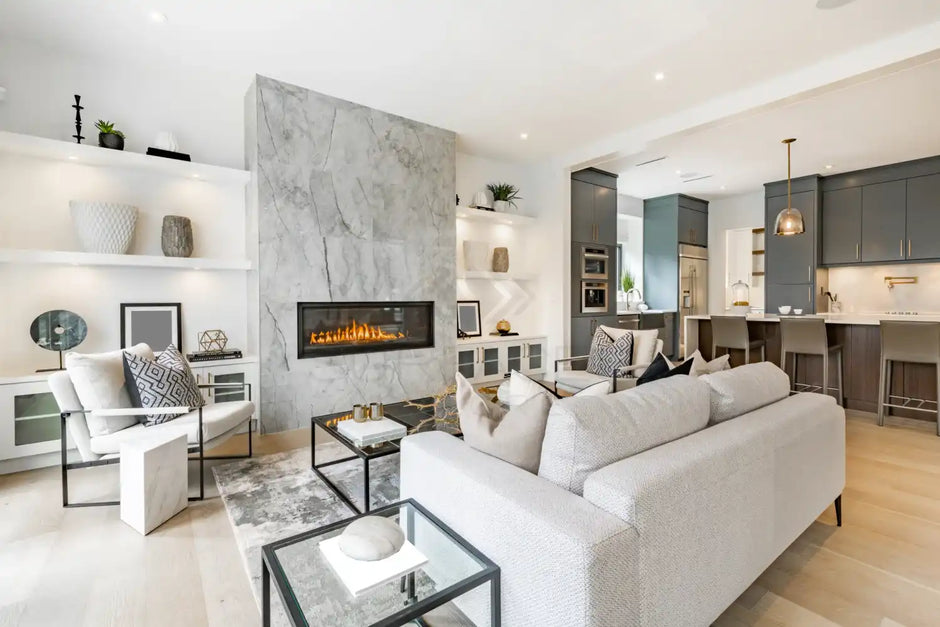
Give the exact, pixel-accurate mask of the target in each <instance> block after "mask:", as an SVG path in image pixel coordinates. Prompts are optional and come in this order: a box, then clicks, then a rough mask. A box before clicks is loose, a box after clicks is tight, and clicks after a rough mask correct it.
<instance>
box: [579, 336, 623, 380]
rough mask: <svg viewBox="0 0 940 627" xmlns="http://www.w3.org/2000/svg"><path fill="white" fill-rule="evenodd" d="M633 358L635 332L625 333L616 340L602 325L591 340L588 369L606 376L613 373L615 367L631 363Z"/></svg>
mask: <svg viewBox="0 0 940 627" xmlns="http://www.w3.org/2000/svg"><path fill="white" fill-rule="evenodd" d="M631 359H633V334H632V333H630V332H627V333H624V334H623V335H621V336H620V337H619V338H617V339H616V340H614V339H613V338H612V337H610V336H609V335H607V333H606V332H604V330H603V329H602V328H600V327H597V331H595V332H594V339H593V340H591V353H590V355H589V356H588V365H587V371H588V372H590V373H591V374H599V375H601V376H604V377H609V376H611V375H613V373H614V369H616V368H623V367H624V366H629V365H630V360H631Z"/></svg>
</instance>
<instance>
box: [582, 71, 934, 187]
mask: <svg viewBox="0 0 940 627" xmlns="http://www.w3.org/2000/svg"><path fill="white" fill-rule="evenodd" d="M937 103H940V60H935V61H932V62H926V63H923V64H921V65H917V66H915V67H910V68H905V69H902V70H899V71H895V72H892V73H888V74H885V75H881V76H878V77H875V78H873V79H871V80H867V81H864V82H860V83H855V84H852V85H849V86H847V87H843V88H839V89H832V90H828V91H825V92H823V93H821V94H817V95H815V96H811V97H806V98H803V99H800V100H797V101H795V102H792V101H791V102H787V103H781V104H778V105H776V106H774V107H771V108H768V109H765V110H762V111H759V112H753V113H750V114H748V115H744V116H738V117H736V118H734V119H730V120H727V121H725V122H723V123H717V124H713V125H710V126H709V127H707V128H705V129H702V130H699V131H694V132H691V133H686V134H680V135H674V136H671V137H666V138H663V139H661V140H658V141H655V142H652V143H651V144H649V145H648V147H647V150H645V151H643V152H642V153H639V154H636V155H631V156H630V157H627V158H624V159H620V160H617V161H614V162H610V163H605V164H601V165H600V166H599V167H601V168H604V169H608V170H611V171H614V172H617V173H618V174H620V178H619V179H618V188H619V191H620V192H621V193H624V194H628V195H630V196H636V197H638V198H652V197H655V196H661V195H666V194H672V193H676V192H681V193H686V194H690V195H693V196H700V197H703V198H706V199H715V198H719V197H721V196H727V195H734V194H740V193H745V192H749V191H755V190H759V189H762V185H763V184H764V183H767V182H770V181H776V180H780V179H783V178H786V173H787V170H786V166H787V161H786V159H787V154H786V148H785V146H784V145H783V144H781V143H780V140H782V139H784V138H786V137H796V138H797V141H796V143H794V144H793V146H792V152H793V176H794V177H797V176H803V175H807V174H815V173H820V174H823V175H829V174H836V173H838V172H848V171H852V170H858V169H861V168H867V167H874V166H878V165H885V164H888V163H896V162H899V161H907V160H909V159H919V158H921V157H929V156H933V155H937V154H940V114H938V110H937ZM664 155H667V158H666V159H665V160H663V161H658V162H656V163H652V164H649V165H643V166H637V165H635V164H638V163H643V162H644V161H647V160H649V159H655V158H658V157H661V156H664ZM827 165H831V166H832V169H827V168H826V166H827ZM677 170H679V171H680V172H681V174H676V171H677ZM709 174H711V175H713V176H712V177H711V178H709V179H704V180H701V181H694V182H683V181H684V180H686V179H690V178H695V177H696V176H704V175H709ZM722 187H724V189H722Z"/></svg>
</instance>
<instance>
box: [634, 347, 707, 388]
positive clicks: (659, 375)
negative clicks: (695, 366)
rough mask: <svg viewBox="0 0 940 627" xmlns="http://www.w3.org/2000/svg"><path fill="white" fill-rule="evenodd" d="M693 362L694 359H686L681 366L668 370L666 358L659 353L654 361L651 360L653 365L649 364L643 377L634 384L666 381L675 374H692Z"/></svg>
mask: <svg viewBox="0 0 940 627" xmlns="http://www.w3.org/2000/svg"><path fill="white" fill-rule="evenodd" d="M694 361H695V360H694V359H686V360H685V361H684V362H683V363H682V364H680V365H678V366H676V367H675V368H672V369H671V370H670V364H669V362H668V361H666V358H665V357H664V356H663V354H662V353H659V354H657V355H656V359H654V360H653V363H651V364H650V365H649V367H648V368H647V369H646V372H644V373H643V375H642V376H641V377H640V378H639V379H637V381H636V384H637V385H643V384H644V383H649V382H650V381H657V380H659V379H666V378H668V377H673V376H675V375H677V374H689V373H690V372H692V363H693V362H694Z"/></svg>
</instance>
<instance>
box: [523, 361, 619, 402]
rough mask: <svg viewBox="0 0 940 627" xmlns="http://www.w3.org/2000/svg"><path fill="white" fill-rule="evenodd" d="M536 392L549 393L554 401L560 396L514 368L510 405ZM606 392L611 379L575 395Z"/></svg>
mask: <svg viewBox="0 0 940 627" xmlns="http://www.w3.org/2000/svg"><path fill="white" fill-rule="evenodd" d="M536 394H547V395H548V396H549V397H550V398H551V400H552V401H553V402H554V401H555V400H556V399H558V398H560V397H559V396H558V394H556V393H555V391H554V390H552V389H551V388H549V387H548V386H546V385H543V384H541V383H539V382H538V381H536V380H535V379H532V378H530V377H527V376H525V375H524V374H522V373H521V372H517V371H515V370H513V371H512V372H511V373H510V374H509V400H508V403H507V404H508V405H509V406H510V407H515V406H517V405H522V404H523V403H524V402H526V401H527V400H529V399H530V398H532V397H533V396H535V395H536ZM605 394H610V379H605V380H603V381H598V382H597V383H595V384H593V385H589V386H587V387H586V388H584V389H583V390H580V391H578V392H577V393H576V394H575V396H604V395H605Z"/></svg>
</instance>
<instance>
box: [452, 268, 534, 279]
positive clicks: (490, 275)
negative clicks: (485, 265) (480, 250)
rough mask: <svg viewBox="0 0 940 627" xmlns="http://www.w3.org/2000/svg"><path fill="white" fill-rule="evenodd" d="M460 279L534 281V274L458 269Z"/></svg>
mask: <svg viewBox="0 0 940 627" xmlns="http://www.w3.org/2000/svg"><path fill="white" fill-rule="evenodd" d="M457 278H458V279H479V280H484V281H532V280H534V279H535V278H536V277H535V275H534V274H526V273H521V272H491V271H488V270H458V271H457Z"/></svg>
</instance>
